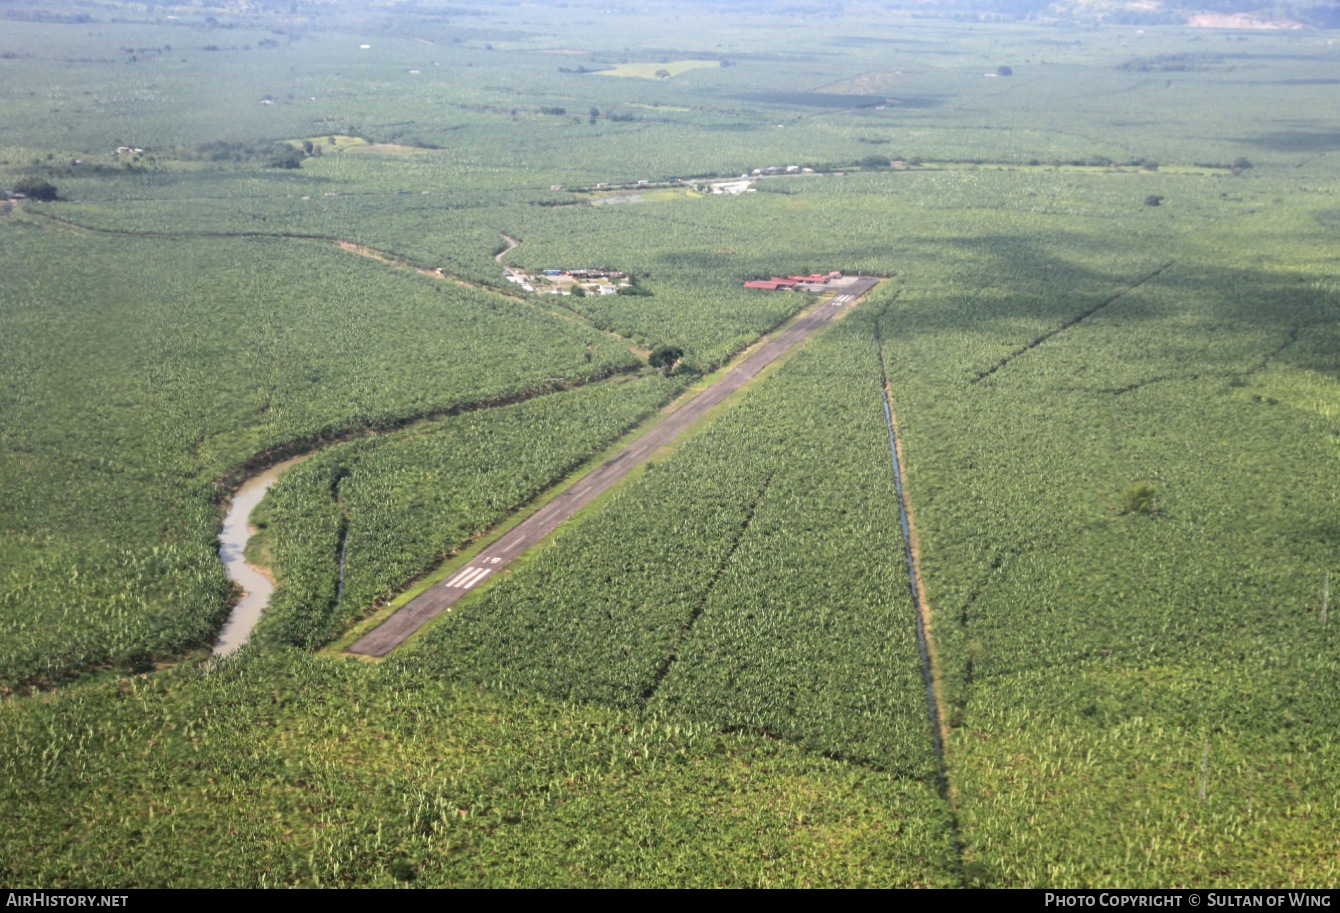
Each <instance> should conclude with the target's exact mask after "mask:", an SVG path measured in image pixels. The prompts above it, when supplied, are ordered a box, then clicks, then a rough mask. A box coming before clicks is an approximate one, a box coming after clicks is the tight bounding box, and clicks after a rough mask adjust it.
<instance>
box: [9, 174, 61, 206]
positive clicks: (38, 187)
mask: <svg viewBox="0 0 1340 913" xmlns="http://www.w3.org/2000/svg"><path fill="white" fill-rule="evenodd" d="M14 191H15V192H16V193H21V194H23V195H24V196H26V197H28V198H29V199H32V200H46V201H48V202H50V201H51V200H54V199H56V196H57V194H56V185H55V184H52V183H51V182H50V181H46V180H43V179H42V178H39V177H31V176H30V177H24V178H19V180H18V182H17V183H16V184H15V185H14Z"/></svg>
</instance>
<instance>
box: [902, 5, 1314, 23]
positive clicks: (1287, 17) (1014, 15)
mask: <svg viewBox="0 0 1340 913" xmlns="http://www.w3.org/2000/svg"><path fill="white" fill-rule="evenodd" d="M885 6H886V7H892V8H901V9H907V10H915V11H918V12H920V13H922V14H927V13H930V14H935V13H939V14H942V15H947V16H973V15H976V16H988V17H999V18H1006V19H1021V18H1026V19H1060V20H1073V21H1083V22H1093V21H1099V22H1109V23H1116V24H1131V25H1193V26H1201V27H1206V28H1340V3H1337V2H1335V0H1282V2H1270V0H893V2H890V3H886V4H885Z"/></svg>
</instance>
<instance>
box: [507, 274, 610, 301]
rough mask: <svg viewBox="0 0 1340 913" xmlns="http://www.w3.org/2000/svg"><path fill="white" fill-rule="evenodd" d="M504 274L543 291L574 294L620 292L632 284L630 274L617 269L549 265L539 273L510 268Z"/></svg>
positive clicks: (551, 293)
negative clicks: (550, 266)
mask: <svg viewBox="0 0 1340 913" xmlns="http://www.w3.org/2000/svg"><path fill="white" fill-rule="evenodd" d="M504 278H506V279H507V281H508V282H515V283H516V284H517V285H519V286H521V287H522V288H523V289H525V290H526V291H528V292H536V293H538V294H541V295H571V294H573V292H574V291H575V290H576V289H581V293H582V294H587V295H617V294H618V293H619V289H621V288H627V287H628V286H629V285H631V284H632V281H631V280H630V279H629V277H628V274H627V273H624V272H620V271H619V270H617V269H546V270H543V271H541V272H540V273H539V274H538V275H536V274H532V273H528V272H526V271H525V270H523V269H512V268H508V269H507V270H506V272H505V273H504Z"/></svg>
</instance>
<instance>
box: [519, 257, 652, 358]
mask: <svg viewBox="0 0 1340 913" xmlns="http://www.w3.org/2000/svg"><path fill="white" fill-rule="evenodd" d="M498 234H500V235H501V236H502V239H503V248H502V250H500V251H498V252H497V253H496V254H494V255H493V259H494V260H495V261H497V262H498V263H499V264H500V265H501V264H502V262H503V261H504V260H506V259H507V255H508V254H510V253H511V252H512V251H514V250H516V249H517V248H518V247H520V246H521V239H520V238H514V237H512V236H511V235H509V234H508V233H507V232H505V231H500V232H498ZM546 297H552V298H555V299H557V298H558V296H557V295H550V296H546ZM516 300H521V299H516ZM526 303H527V304H532V303H534V302H530V301H527V302H526ZM553 307H554V308H555V309H556V310H557V311H558V313H554V311H553V310H551V311H550V313H551V314H554V316H555V317H558V318H559V319H561V320H570V321H573V322H574V323H580V324H581V325H582V326H585V327H587V328H589V329H592V330H596V331H597V332H600V333H604V334H605V335H606V336H608V337H609V338H611V339H613V340H614V341H615V342H617V343H619V344H620V345H622V346H624V347H625V348H627V349H628V351H630V352H632V353H633V354H634V355H636V356H637V357H638V358H647V357H648V356H649V355H651V349H647V348H643V347H642V346H639V345H638V344H637V343H635V342H633V340H631V339H629V338H628V337H627V336H620V335H619V334H618V333H616V332H614V331H613V330H606V329H604V328H603V327H598V326H596V325H595V323H594V322H593V321H592V320H591V318H590V317H588V316H586V315H585V314H583V313H582V312H581V311H579V310H577V309H576V308H571V307H568V306H567V305H566V304H564V303H563V302H561V301H558V300H555V301H554V303H553Z"/></svg>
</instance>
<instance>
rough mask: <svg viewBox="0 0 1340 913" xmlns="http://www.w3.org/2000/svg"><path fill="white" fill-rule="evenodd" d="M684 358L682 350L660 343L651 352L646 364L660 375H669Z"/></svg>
mask: <svg viewBox="0 0 1340 913" xmlns="http://www.w3.org/2000/svg"><path fill="white" fill-rule="evenodd" d="M683 357H684V350H683V349H681V348H679V347H678V346H671V345H666V344H664V343H662V344H661V345H659V346H657V347H656V348H654V349H652V350H651V355H650V356H649V357H648V358H647V364H649V365H651V366H652V367H653V368H655V369H656V370H658V371H660V372H661V373H662V374H670V373H672V372H673V371H674V370H675V365H677V364H679V360H680V359H681V358H683Z"/></svg>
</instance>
